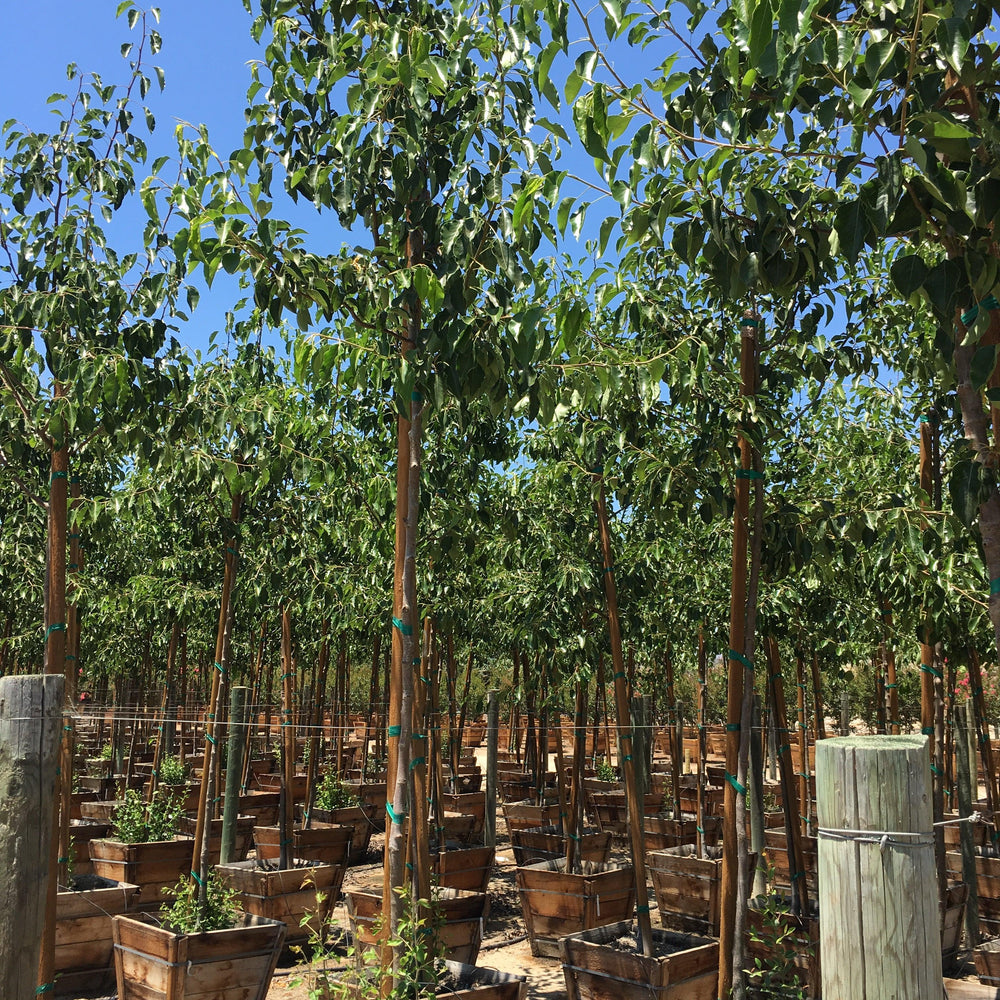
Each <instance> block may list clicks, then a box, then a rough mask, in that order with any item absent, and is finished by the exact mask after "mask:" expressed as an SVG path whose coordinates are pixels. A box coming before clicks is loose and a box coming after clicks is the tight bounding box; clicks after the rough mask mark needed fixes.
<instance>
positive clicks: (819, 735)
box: [811, 647, 826, 741]
mask: <svg viewBox="0 0 1000 1000" xmlns="http://www.w3.org/2000/svg"><path fill="white" fill-rule="evenodd" d="M811 663H812V685H813V740H814V741H816V740H825V739H826V704H825V702H824V700H823V678H822V677H821V676H820V672H819V654H818V653H817V652H816V648H815V647H813V654H812V660H811Z"/></svg>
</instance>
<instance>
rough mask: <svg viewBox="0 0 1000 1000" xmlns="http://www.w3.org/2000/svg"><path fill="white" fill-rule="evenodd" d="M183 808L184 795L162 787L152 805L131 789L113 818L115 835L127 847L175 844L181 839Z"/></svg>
mask: <svg viewBox="0 0 1000 1000" xmlns="http://www.w3.org/2000/svg"><path fill="white" fill-rule="evenodd" d="M182 805H183V801H182V799H181V796H180V795H177V794H174V793H172V792H167V791H165V790H164V789H163V787H162V786H161V787H159V788H157V789H156V791H155V792H154V793H153V800H152V802H150V803H149V804H148V805H147V804H146V803H145V802H143V801H142V797H141V796H140V795H139V793H138V792H137V791H135V790H134V789H132V788H130V789H128V790H127V791H126V792H125V798H124V799H123V800H122V802H121V804H120V805H119V806H117V807H116V808H115V810H114V812H113V813H112V814H111V833H112V835H113V836H114V837H115V838H116V839H118V840H120V841H122V842H123V843H125V844H148V843H151V842H153V841H157V840H171V839H172V838H173V837H175V836H176V835H177V825H178V821H179V820H180V816H181V813H182V812H183V809H182V808H181V807H182Z"/></svg>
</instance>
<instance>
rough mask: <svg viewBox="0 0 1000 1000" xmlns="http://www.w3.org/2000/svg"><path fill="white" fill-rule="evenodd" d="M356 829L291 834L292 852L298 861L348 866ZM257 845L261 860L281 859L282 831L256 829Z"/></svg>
mask: <svg viewBox="0 0 1000 1000" xmlns="http://www.w3.org/2000/svg"><path fill="white" fill-rule="evenodd" d="M352 833H353V829H352V828H351V827H349V826H322V827H311V828H310V829H308V830H295V831H293V832H292V851H291V853H292V854H293V855H294V856H295V857H296V858H304V859H305V860H307V861H324V862H326V863H327V864H330V865H341V866H344V867H346V865H347V853H348V851H349V850H350V849H351V835H352ZM253 836H254V843H255V844H256V845H257V858H258V860H265V861H274V860H276V859H278V858H279V857H280V856H281V832H280V827H277V826H256V827H254V832H253Z"/></svg>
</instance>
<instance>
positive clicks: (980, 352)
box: [969, 344, 997, 389]
mask: <svg viewBox="0 0 1000 1000" xmlns="http://www.w3.org/2000/svg"><path fill="white" fill-rule="evenodd" d="M996 367H997V345H996V344H990V345H989V346H987V347H979V348H977V349H976V352H975V354H973V355H972V363H971V365H970V366H969V377H970V378H971V380H972V385H973V388H976V389H982V387H983V386H984V385H986V383H987V382H988V381H989V380H990V376H991V375H992V374H993V372H994V371H995V370H996Z"/></svg>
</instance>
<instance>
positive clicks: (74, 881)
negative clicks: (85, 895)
mask: <svg viewBox="0 0 1000 1000" xmlns="http://www.w3.org/2000/svg"><path fill="white" fill-rule="evenodd" d="M111 885H117V883H115V882H112V881H110V880H109V879H106V878H102V877H101V876H100V875H74V876H73V877H72V878H71V879H70V880H69V885H68V886H66V889H67V890H68V891H69V892H90V890H91V889H107V888H108V886H111Z"/></svg>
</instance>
